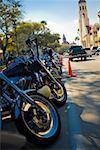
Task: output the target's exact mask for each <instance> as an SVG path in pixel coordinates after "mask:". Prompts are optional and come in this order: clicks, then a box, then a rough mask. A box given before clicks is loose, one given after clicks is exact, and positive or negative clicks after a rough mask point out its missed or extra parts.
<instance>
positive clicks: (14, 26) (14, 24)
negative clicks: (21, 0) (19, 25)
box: [13, 20, 19, 55]
mask: <svg viewBox="0 0 100 150" xmlns="http://www.w3.org/2000/svg"><path fill="white" fill-rule="evenodd" d="M13 28H14V31H15V40H16V42H15V43H16V49H17V52H18V45H17V32H16V20H13ZM18 55H19V53H18Z"/></svg>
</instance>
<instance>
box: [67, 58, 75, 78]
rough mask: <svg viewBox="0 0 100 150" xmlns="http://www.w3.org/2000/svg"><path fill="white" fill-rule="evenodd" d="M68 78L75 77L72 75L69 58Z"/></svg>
mask: <svg viewBox="0 0 100 150" xmlns="http://www.w3.org/2000/svg"><path fill="white" fill-rule="evenodd" d="M68 77H76V75H74V74H73V73H72V68H71V63H70V58H69V57H68Z"/></svg>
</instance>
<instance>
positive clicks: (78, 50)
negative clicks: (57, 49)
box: [69, 46, 87, 61]
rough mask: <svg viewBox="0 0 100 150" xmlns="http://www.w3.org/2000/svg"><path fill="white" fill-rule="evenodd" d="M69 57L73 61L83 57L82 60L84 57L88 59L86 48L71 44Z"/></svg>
mask: <svg viewBox="0 0 100 150" xmlns="http://www.w3.org/2000/svg"><path fill="white" fill-rule="evenodd" d="M69 57H70V60H71V61H73V59H75V58H78V59H79V58H81V60H82V59H83V58H84V60H86V58H87V53H86V51H85V49H83V48H82V46H71V47H70V48H69Z"/></svg>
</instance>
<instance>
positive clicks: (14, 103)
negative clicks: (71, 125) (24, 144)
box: [0, 62, 61, 145]
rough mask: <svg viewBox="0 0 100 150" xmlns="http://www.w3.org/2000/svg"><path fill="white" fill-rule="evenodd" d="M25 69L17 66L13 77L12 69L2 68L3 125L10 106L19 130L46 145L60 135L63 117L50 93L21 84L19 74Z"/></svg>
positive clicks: (0, 103) (0, 102)
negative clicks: (43, 92)
mask: <svg viewBox="0 0 100 150" xmlns="http://www.w3.org/2000/svg"><path fill="white" fill-rule="evenodd" d="M20 66H21V67H22V68H25V67H26V64H24V63H23V62H21V65H20ZM17 67H19V66H17ZM8 68H9V67H8ZM17 69H18V68H17ZM23 71H25V70H24V69H22V70H21V68H20V72H15V70H14V66H13V67H12V72H13V77H12V78H11V77H10V76H9V74H10V72H9V69H4V70H3V71H1V72H0V127H1V129H2V125H3V113H4V112H5V111H7V110H8V111H9V113H10V114H11V117H12V118H13V119H14V122H15V125H16V127H17V129H18V131H19V132H20V133H21V134H23V135H24V136H25V137H26V139H27V140H28V141H30V142H36V143H40V144H43V145H45V144H47V143H50V142H52V141H54V140H55V139H56V138H57V137H58V136H59V134H60V129H61V122H60V117H59V114H58V112H57V110H56V108H55V106H54V105H53V104H52V103H51V102H50V101H49V100H48V99H47V98H46V97H44V96H43V95H41V94H39V93H37V91H36V90H34V89H27V90H22V89H21V88H20V86H19V85H20V84H19V83H18V82H20V80H21V81H22V78H19V75H20V73H21V75H22V76H23V75H25V72H23ZM15 79H16V80H17V84H15V83H16V81H15ZM23 79H24V76H23ZM24 81H25V79H24ZM22 82H23V81H22ZM18 84H19V85H18Z"/></svg>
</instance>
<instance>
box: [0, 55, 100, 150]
mask: <svg viewBox="0 0 100 150" xmlns="http://www.w3.org/2000/svg"><path fill="white" fill-rule="evenodd" d="M63 63H64V73H63V74H65V78H64V79H63V82H64V83H65V87H66V89H67V91H68V100H67V103H66V104H65V105H64V106H63V107H61V108H58V109H59V114H60V117H61V123H62V130H61V134H60V137H59V138H58V139H57V141H55V142H54V143H53V144H52V145H48V147H46V148H41V147H38V146H37V145H34V144H30V143H28V142H27V141H26V140H25V138H24V137H23V136H21V135H19V133H18V132H17V129H16V128H15V126H14V124H13V122H12V121H11V120H10V119H6V120H4V124H3V132H2V134H1V141H2V144H1V149H2V150H17V149H18V150H23V149H24V150H25V149H26V150H33V149H34V150H38V149H40V150H42V149H46V150H90V149H91V150H99V149H100V98H99V97H100V56H93V57H91V58H88V60H87V61H78V62H77V61H74V62H71V67H72V71H73V73H74V74H76V77H71V78H66V74H68V60H67V58H64V59H63ZM66 71H67V72H66Z"/></svg>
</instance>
